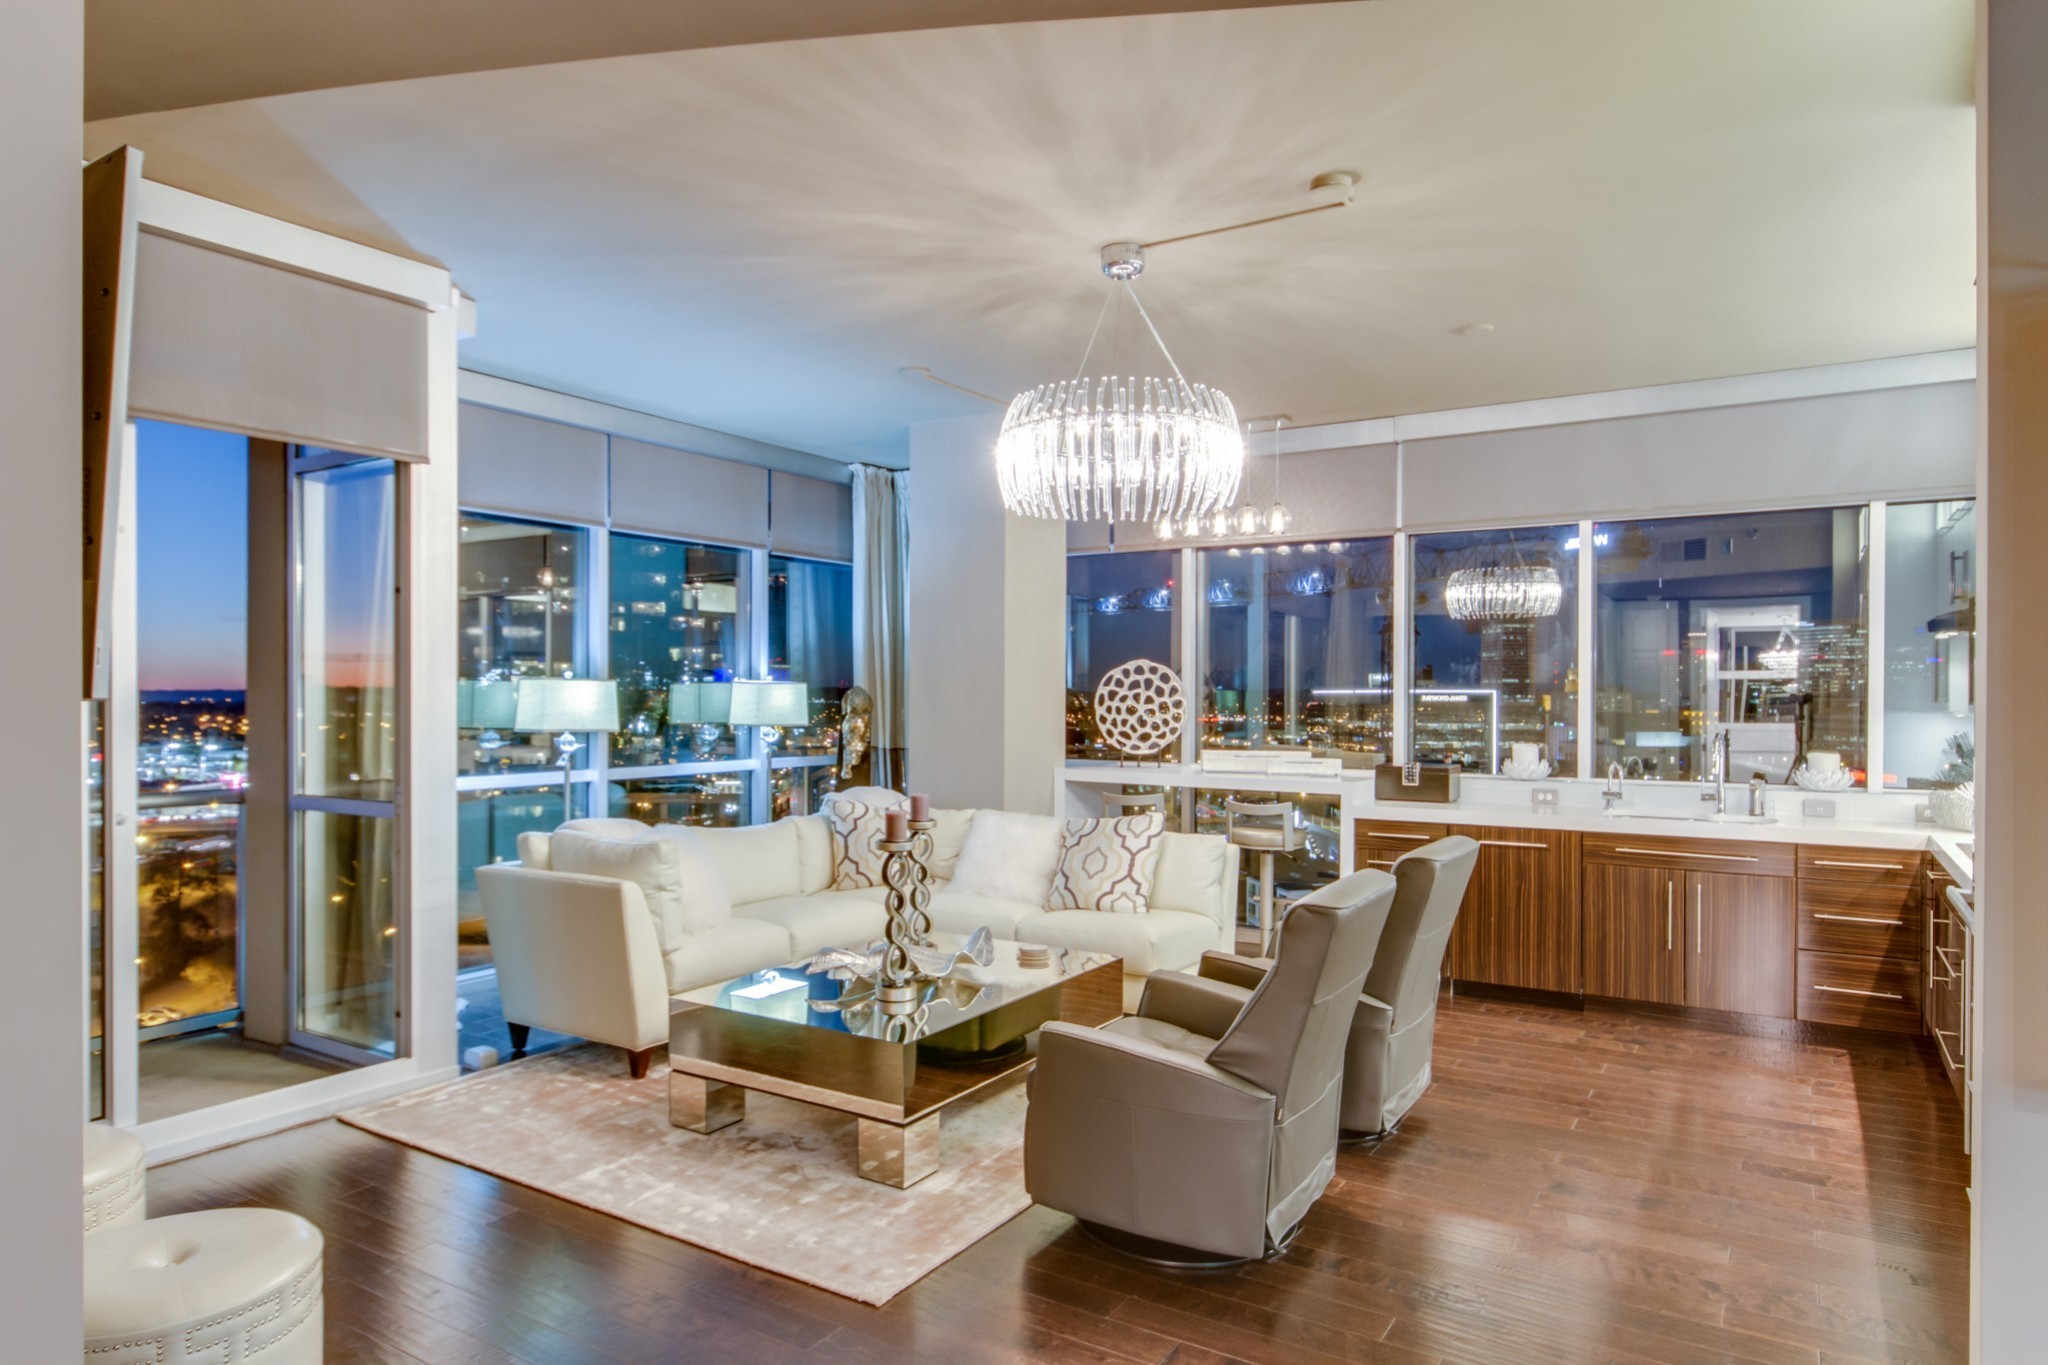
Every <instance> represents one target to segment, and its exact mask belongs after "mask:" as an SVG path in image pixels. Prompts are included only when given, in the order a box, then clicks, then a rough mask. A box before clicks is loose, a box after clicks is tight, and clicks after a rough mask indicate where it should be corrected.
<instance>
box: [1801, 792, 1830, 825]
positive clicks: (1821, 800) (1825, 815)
mask: <svg viewBox="0 0 2048 1365" xmlns="http://www.w3.org/2000/svg"><path fill="white" fill-rule="evenodd" d="M1799 813H1800V814H1801V815H1803V816H1805V817H1806V818H1807V819H1809V820H1832V819H1834V818H1835V803H1834V802H1833V801H1832V800H1831V799H1829V798H1828V797H1825V796H1809V797H1807V798H1806V799H1805V800H1803V801H1801V802H1800V803H1799Z"/></svg>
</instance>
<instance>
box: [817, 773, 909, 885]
mask: <svg viewBox="0 0 2048 1365" xmlns="http://www.w3.org/2000/svg"><path fill="white" fill-rule="evenodd" d="M908 804H910V798H909V797H907V796H905V795H903V793H901V792H893V791H890V790H889V789H888V788H887V787H855V788H853V789H852V790H851V791H843V792H834V793H833V794H832V799H831V800H830V801H828V802H827V803H826V804H825V818H826V819H828V820H830V821H831V822H832V886H833V888H834V889H835V890H839V891H853V890H857V889H859V888H860V887H863V886H880V885H881V884H882V858H883V856H884V855H883V853H882V850H881V849H880V848H878V847H876V845H878V844H880V843H881V841H882V836H883V835H884V833H886V832H887V831H886V822H887V820H888V813H889V811H891V810H893V809H895V808H897V807H899V806H907V805H908Z"/></svg>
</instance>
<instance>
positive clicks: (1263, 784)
mask: <svg viewBox="0 0 2048 1365" xmlns="http://www.w3.org/2000/svg"><path fill="white" fill-rule="evenodd" d="M1057 776H1058V780H1059V781H1061V782H1063V783H1066V784H1069V785H1075V784H1079V785H1083V786H1090V787H1096V786H1122V785H1126V784H1127V785H1130V786H1158V787H1187V788H1198V789H1201V790H1207V791H1256V792H1273V793H1286V792H1299V793H1301V794H1302V795H1305V796H1336V797H1339V798H1340V799H1341V800H1342V802H1343V817H1344V819H1346V820H1352V821H1357V820H1405V821H1413V822H1418V823H1424V824H1458V825H1493V826H1497V827H1502V828H1508V829H1568V830H1578V831H1580V832H1582V833H1587V834H1617V835H1625V836H1630V837H1634V838H1655V837H1660V836H1661V837H1663V838H1666V839H1732V840H1745V841H1749V842H1753V843H1773V844H1835V845H1839V846H1842V847H1849V848H1892V849H1918V850H1925V851H1927V852H1930V853H1932V854H1933V855H1934V857H1935V858H1936V859H1937V860H1938V861H1939V862H1940V863H1941V865H1942V867H1943V868H1944V869H1945V870H1946V871H1947V872H1948V874H1949V875H1950V876H1952V877H1954V878H1955V879H1956V881H1957V882H1958V883H1959V884H1961V886H1962V888H1963V890H1964V891H1965V892H1967V891H1969V890H1970V889H1971V886H1972V884H1973V882H1972V870H1973V869H1972V859H1971V857H1970V855H1969V853H1968V852H1966V851H1965V850H1964V848H1963V845H1965V844H1967V843H1970V840H1971V836H1970V835H1968V834H1966V833H1958V832H1955V831H1952V830H1946V829H1941V828H1938V827H1936V826H1933V825H1926V824H1920V823H1918V822H1916V821H1915V819H1914V808H1915V806H1917V805H1918V804H1920V803H1921V802H1922V801H1924V800H1925V799H1926V793H1924V792H1876V793H1873V792H1842V793H1837V794H1835V795H1833V796H1829V797H1821V798H1818V799H1823V800H1832V801H1833V802H1834V803H1835V810H1836V812H1837V813H1836V814H1835V816H1834V817H1832V818H1827V819H1820V818H1810V817H1808V816H1807V815H1806V814H1805V813H1804V811H1803V810H1802V809H1801V807H1802V804H1803V802H1804V801H1806V800H1807V799H1809V798H1814V796H1815V794H1814V793H1811V792H1805V791H1800V790H1798V789H1797V788H1788V787H1772V788H1770V789H1769V791H1768V793H1767V795H1766V800H1767V803H1768V810H1769V814H1770V823H1768V824H1752V823H1749V822H1747V821H1742V820H1731V821H1725V822H1723V821H1714V820H1709V819H1698V818H1679V819H1674V818H1670V817H1673V816H1686V817H1697V816H1701V815H1707V814H1709V813H1710V812H1708V811H1707V809H1706V807H1705V805H1704V803H1702V801H1701V800H1700V790H1701V787H1700V784H1698V783H1691V782H1628V783H1624V784H1623V796H1622V800H1621V802H1620V803H1619V804H1618V805H1617V806H1616V808H1615V810H1614V811H1613V813H1611V814H1610V813H1609V812H1607V811H1605V810H1603V809H1602V806H1601V799H1600V792H1601V788H1602V786H1603V784H1602V783H1600V782H1598V781H1593V780H1586V779H1574V780H1554V781H1546V782H1540V783H1538V782H1516V781H1512V780H1510V779H1508V778H1501V777H1486V776H1480V775H1475V774H1467V775H1465V776H1464V778H1463V781H1462V789H1463V792H1462V796H1461V798H1460V799H1459V800H1458V801H1456V802H1453V803H1448V804H1437V803H1435V802H1429V801H1381V800H1378V799H1376V798H1375V797H1374V796H1373V772H1372V770H1371V769H1369V768H1353V769H1347V770H1345V771H1344V772H1343V773H1341V774H1338V773H1332V774H1327V775H1323V776H1315V777H1304V776H1286V775H1279V776H1276V775H1273V774H1267V773H1221V772H1209V771H1205V770H1204V769H1202V768H1201V767H1200V766H1198V765H1194V764H1185V763H1167V764H1145V765H1142V766H1140V765H1132V764H1126V765H1123V766H1121V767H1120V766H1118V765H1117V764H1114V763H1069V764H1065V765H1063V766H1062V767H1061V769H1060V771H1059V773H1058V775H1057ZM1538 787H1542V788H1546V789H1554V790H1556V792H1557V794H1558V798H1559V805H1558V806H1557V807H1556V808H1553V809H1548V810H1540V811H1539V810H1537V809H1535V808H1534V807H1533V806H1532V804H1531V792H1532V791H1533V790H1534V789H1536V788H1538ZM1748 801H1749V789H1748V788H1747V787H1737V786H1730V787H1729V788H1728V806H1729V809H1730V810H1735V811H1741V810H1746V809H1747V807H1748ZM1652 812H1655V814H1651V813H1652ZM1658 816H1662V817H1664V818H1657V817H1658Z"/></svg>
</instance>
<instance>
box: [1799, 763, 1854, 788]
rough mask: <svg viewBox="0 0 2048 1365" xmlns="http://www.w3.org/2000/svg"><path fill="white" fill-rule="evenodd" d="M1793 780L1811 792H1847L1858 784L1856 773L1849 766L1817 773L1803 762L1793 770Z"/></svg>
mask: <svg viewBox="0 0 2048 1365" xmlns="http://www.w3.org/2000/svg"><path fill="white" fill-rule="evenodd" d="M1792 781H1793V782H1794V783H1795V784H1796V785H1798V786H1801V787H1804V788H1805V789H1806V790H1807V791H1810V792H1845V791H1847V790H1849V788H1851V787H1853V786H1855V785H1856V774H1854V773H1852V772H1850V771H1849V770H1848V769H1847V768H1835V769H1832V770H1830V771H1828V772H1824V773H1817V772H1815V771H1814V770H1813V769H1811V768H1809V767H1807V766H1806V765H1805V764H1804V763H1802V764H1800V765H1799V766H1798V767H1797V768H1794V769H1793V770H1792Z"/></svg>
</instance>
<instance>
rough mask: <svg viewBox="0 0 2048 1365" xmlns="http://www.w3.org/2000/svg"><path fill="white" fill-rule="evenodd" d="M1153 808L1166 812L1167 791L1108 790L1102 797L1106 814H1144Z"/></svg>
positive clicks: (1161, 812) (1103, 810) (1103, 809)
mask: <svg viewBox="0 0 2048 1365" xmlns="http://www.w3.org/2000/svg"><path fill="white" fill-rule="evenodd" d="M1153 810H1156V811H1158V812H1159V813H1160V814H1161V815H1164V814H1166V793H1165V792H1108V793H1106V794H1104V796H1103V798H1102V813H1103V814H1104V815H1143V814H1144V813H1145V812H1146V811H1153Z"/></svg>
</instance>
